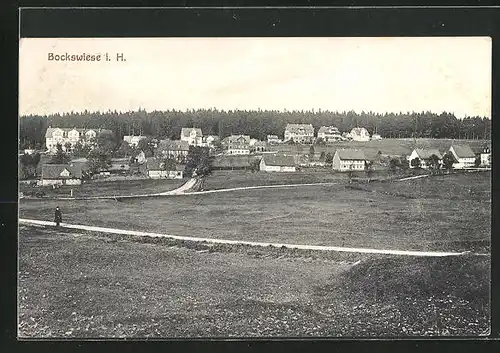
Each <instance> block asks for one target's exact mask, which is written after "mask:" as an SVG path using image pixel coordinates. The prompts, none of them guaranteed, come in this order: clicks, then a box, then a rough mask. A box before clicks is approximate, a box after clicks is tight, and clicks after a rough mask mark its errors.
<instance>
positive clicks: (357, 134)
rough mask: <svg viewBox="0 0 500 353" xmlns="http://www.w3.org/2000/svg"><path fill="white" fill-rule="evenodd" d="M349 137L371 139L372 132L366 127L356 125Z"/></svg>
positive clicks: (362, 139) (354, 139)
mask: <svg viewBox="0 0 500 353" xmlns="http://www.w3.org/2000/svg"><path fill="white" fill-rule="evenodd" d="M348 137H349V138H351V139H352V140H353V141H370V133H369V132H368V130H366V129H365V128H364V127H355V128H354V129H352V130H351V132H350V133H349V136H348Z"/></svg>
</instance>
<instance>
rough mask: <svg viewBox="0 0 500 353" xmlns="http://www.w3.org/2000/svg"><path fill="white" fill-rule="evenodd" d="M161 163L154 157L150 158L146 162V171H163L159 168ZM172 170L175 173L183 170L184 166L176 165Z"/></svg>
mask: <svg viewBox="0 0 500 353" xmlns="http://www.w3.org/2000/svg"><path fill="white" fill-rule="evenodd" d="M161 163H162V160H161V159H159V158H155V157H150V158H148V159H147V161H146V166H147V169H148V170H164V169H163V168H162V167H161ZM174 170H176V171H182V170H184V166H183V165H179V164H176V166H175V169H174Z"/></svg>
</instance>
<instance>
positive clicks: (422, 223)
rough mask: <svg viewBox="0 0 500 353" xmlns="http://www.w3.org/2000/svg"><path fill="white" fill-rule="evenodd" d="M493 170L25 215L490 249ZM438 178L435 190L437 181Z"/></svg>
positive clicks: (249, 235)
mask: <svg viewBox="0 0 500 353" xmlns="http://www.w3.org/2000/svg"><path fill="white" fill-rule="evenodd" d="M490 179H491V173H490V172H482V173H467V174H456V175H449V176H442V177H430V178H423V179H421V180H411V181H407V182H397V183H370V184H359V185H357V184H350V185H346V184H337V185H331V186H301V187H296V188H293V189H292V188H290V189H287V188H283V189H255V190H242V191H234V192H228V193H220V194H206V195H188V196H170V197H158V198H149V199H130V200H123V201H121V202H117V201H114V200H97V201H93V202H88V201H68V202H61V201H59V202H58V201H55V200H22V202H21V203H20V210H19V216H20V217H21V218H28V219H39V220H52V219H53V212H54V208H55V206H56V205H59V206H60V207H61V209H62V211H63V217H64V218H63V221H64V222H67V223H75V224H85V225H95V226H102V227H114V228H120V229H131V230H139V231H150V232H158V233H164V234H174V235H183V236H202V237H206V238H218V239H235V240H249V241H262V242H281V243H291V244H310V245H331V246H346V247H369V248H375V249H395V250H424V251H433V250H435V251H440V250H442V251H467V250H471V251H487V250H488V249H489V244H490V237H491V230H490V220H491V190H490V188H491V185H490ZM434 181H435V183H434Z"/></svg>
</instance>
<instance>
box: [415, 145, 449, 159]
mask: <svg viewBox="0 0 500 353" xmlns="http://www.w3.org/2000/svg"><path fill="white" fill-rule="evenodd" d="M415 152H417V155H418V158H420V159H429V158H431V157H432V155H436V156H437V157H438V158H439V159H443V155H442V154H441V152H439V150H437V149H435V148H415Z"/></svg>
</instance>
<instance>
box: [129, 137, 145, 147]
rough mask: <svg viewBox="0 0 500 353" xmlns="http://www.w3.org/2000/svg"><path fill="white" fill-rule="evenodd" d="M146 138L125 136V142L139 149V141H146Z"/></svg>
mask: <svg viewBox="0 0 500 353" xmlns="http://www.w3.org/2000/svg"><path fill="white" fill-rule="evenodd" d="M145 138H146V136H142V135H141V136H130V135H126V136H123V141H125V142H126V143H128V144H129V145H130V146H133V147H137V146H138V145H139V141H141V140H144V139H145Z"/></svg>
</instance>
